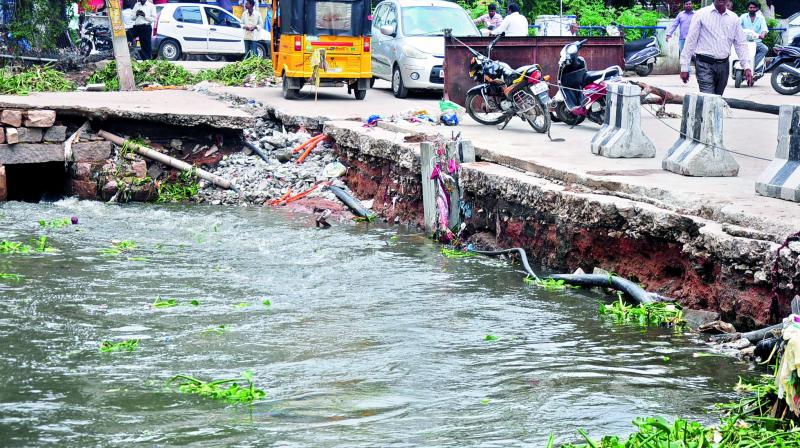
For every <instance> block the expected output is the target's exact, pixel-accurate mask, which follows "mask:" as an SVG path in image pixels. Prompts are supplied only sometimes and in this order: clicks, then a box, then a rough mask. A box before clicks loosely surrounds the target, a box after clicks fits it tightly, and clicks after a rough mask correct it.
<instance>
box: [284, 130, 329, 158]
mask: <svg viewBox="0 0 800 448" xmlns="http://www.w3.org/2000/svg"><path fill="white" fill-rule="evenodd" d="M323 138H325V134H319V135H315V136H314V137H311V138H310V139H308V140H307V141H306V142H305V143H302V144H300V145H299V146H298V147H296V148H294V149H293V150H292V154H297V153H298V152H300V151H302V150H303V148H305V147H306V146H308V145H310V144H311V143H312V142H315V141H319V140H321V139H323Z"/></svg>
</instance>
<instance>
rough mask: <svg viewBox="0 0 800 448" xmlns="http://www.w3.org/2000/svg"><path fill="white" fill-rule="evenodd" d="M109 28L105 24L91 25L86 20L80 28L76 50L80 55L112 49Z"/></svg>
mask: <svg viewBox="0 0 800 448" xmlns="http://www.w3.org/2000/svg"><path fill="white" fill-rule="evenodd" d="M112 48H113V44H112V41H111V30H110V29H108V27H107V26H102V25H99V26H97V25H93V24H92V23H91V22H89V21H88V20H87V21H86V22H84V24H83V28H82V29H81V39H80V40H79V41H78V51H79V52H80V54H81V55H82V56H89V55H90V54H93V53H103V52H110V51H112Z"/></svg>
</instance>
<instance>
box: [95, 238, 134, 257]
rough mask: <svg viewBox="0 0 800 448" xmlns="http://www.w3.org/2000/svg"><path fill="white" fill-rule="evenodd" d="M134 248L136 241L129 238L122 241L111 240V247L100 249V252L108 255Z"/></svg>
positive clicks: (115, 254)
mask: <svg viewBox="0 0 800 448" xmlns="http://www.w3.org/2000/svg"><path fill="white" fill-rule="evenodd" d="M135 248H136V243H134V242H133V241H129V240H123V241H112V242H111V247H109V248H106V249H100V253H101V254H103V255H109V256H117V255H119V254H121V253H123V252H130V251H132V250H133V249H135Z"/></svg>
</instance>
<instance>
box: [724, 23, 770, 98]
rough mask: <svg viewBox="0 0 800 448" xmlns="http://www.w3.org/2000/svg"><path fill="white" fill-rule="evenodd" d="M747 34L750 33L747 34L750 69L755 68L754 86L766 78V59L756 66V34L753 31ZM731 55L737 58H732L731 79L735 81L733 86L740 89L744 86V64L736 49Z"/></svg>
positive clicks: (762, 59)
mask: <svg viewBox="0 0 800 448" xmlns="http://www.w3.org/2000/svg"><path fill="white" fill-rule="evenodd" d="M746 32H749V33H748V34H747V39H748V42H747V54H748V62H749V63H750V64H749V65H750V67H755V68H754V69H753V84H755V82H756V80H758V79H761V78H762V77H763V76H764V73H765V72H766V63H765V61H764V60H765V59H766V58H765V57H764V58H761V60H760V61H758V65H755V59H756V49H757V44H756V43H755V42H754V41H753V40H752V39H754V38H755V33H753V31H752V30H746ZM731 55H736V57H732V58H731V69H730V73H731V79H733V81H734V84H733V85H734V86H735V87H736V88H737V89H738V88H739V87H741V86H742V80H743V79H744V69H743V68H742V63H741V61H740V60H739V54H738V53H736V49H735V48H731Z"/></svg>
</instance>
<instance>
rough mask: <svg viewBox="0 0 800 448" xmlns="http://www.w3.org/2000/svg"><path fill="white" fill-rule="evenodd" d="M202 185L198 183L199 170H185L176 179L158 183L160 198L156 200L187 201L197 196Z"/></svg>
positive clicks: (161, 201) (162, 201)
mask: <svg viewBox="0 0 800 448" xmlns="http://www.w3.org/2000/svg"><path fill="white" fill-rule="evenodd" d="M199 191H200V185H198V183H197V171H196V170H195V169H194V168H193V169H192V170H191V171H183V172H181V173H180V174H178V176H177V177H176V178H175V180H174V181H164V182H161V183H160V184H158V198H157V199H156V202H157V203H159V204H161V203H165V202H186V201H189V200H191V199H192V198H194V197H195V196H197V193H198V192H199Z"/></svg>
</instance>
